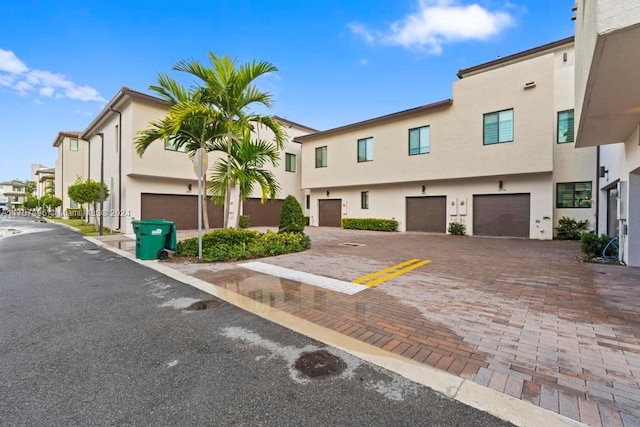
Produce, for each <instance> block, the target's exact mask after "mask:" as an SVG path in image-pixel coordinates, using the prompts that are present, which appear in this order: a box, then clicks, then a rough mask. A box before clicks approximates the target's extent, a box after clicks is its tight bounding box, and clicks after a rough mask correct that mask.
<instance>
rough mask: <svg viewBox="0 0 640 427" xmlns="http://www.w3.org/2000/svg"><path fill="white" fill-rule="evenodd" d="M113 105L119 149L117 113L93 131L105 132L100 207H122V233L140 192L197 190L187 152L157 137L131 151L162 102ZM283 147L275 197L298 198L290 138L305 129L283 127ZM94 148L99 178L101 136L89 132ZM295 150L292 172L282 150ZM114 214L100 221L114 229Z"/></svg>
mask: <svg viewBox="0 0 640 427" xmlns="http://www.w3.org/2000/svg"><path fill="white" fill-rule="evenodd" d="M117 109H118V110H119V111H121V112H122V149H121V151H122V152H121V153H118V151H117V149H116V147H117V132H116V125H118V124H119V122H118V115H117V114H115V113H114V114H109V115H107V116H106V117H105V119H104V120H102V121H101V122H100V123H99V124H98V125H97V126H96V128H95V129H94V130H93V132H96V133H97V132H102V133H104V144H105V145H104V148H105V151H104V182H105V183H106V184H107V186H108V187H109V189H110V193H111V195H110V197H109V199H108V200H107V201H105V204H104V208H105V210H107V211H109V212H111V211H116V212H118V211H121V212H124V214H125V215H124V216H123V217H121V220H120V221H121V224H120V225H121V227H122V230H123V231H124V232H126V233H131V232H132V231H133V230H132V228H131V219H133V218H138V219H139V218H140V209H141V207H140V202H141V196H140V195H141V193H159V194H196V191H197V190H196V189H197V179H196V175H195V172H194V168H193V163H192V161H191V160H190V159H189V156H188V155H187V153H183V152H177V151H171V150H165V149H164V143H163V142H162V141H156V142H154V143H152V144H151V145H150V146H149V147H148V148H147V150H146V151H145V153H144V154H143V156H142V157H140V156H139V155H138V154H137V153H136V151H135V139H136V137H137V134H138V132H139V131H141V130H144V129H146V128H148V127H149V123H150V122H151V121H154V120H159V119H162V118H163V117H164V115H165V114H166V107H165V106H162V105H158V104H155V103H149V102H145V101H142V100H139V99H135V98H130V97H126V98H125V99H124V100H123V101H122V102H120V103H119V105H118V106H117ZM286 133H287V140H288V141H289V142H288V143H287V145H286V148H285V149H284V150H283V152H282V154H281V160H280V162H279V164H278V166H277V167H276V168H275V169H274V173H275V175H276V179H278V181H279V183H280V186H281V188H282V191H281V193H280V194H278V198H284V197H286V195H287V194H293V195H295V196H296V197H297V198H298V199H299V201H300V202H302V200H303V199H302V192H301V190H300V188H301V185H300V169H301V166H300V162H301V160H300V158H301V155H300V154H301V148H300V144H298V143H294V142H291V140H292V139H293V138H294V137H297V136H299V135H304V134H306V133H308V132H307V131H305V130H303V129H300V128H297V127H295V126H293V127H287V129H286ZM259 136H260V138H263V139H271V138H272V137H273V135H272V134H271V133H270V132H267V131H265V130H264V129H263V130H261V132H260V134H259ZM92 144H93V147H94V149H93V150H92V152H91V177H92V179H94V180H96V181H99V180H100V138H99V137H97V136H94V137H93V138H92ZM285 152H287V153H291V154H295V155H296V159H297V161H298V165H297V168H296V172H295V173H291V172H286V171H285V156H284V153H285ZM222 155H223V154H222V153H217V152H212V153H209V156H208V163H209V167H211V166H212V165H213V164H214V162H215V161H216V159H218V158H219V157H221V156H222ZM120 161H121V163H122V206H118V190H119V185H118V176H119V171H118V164H119V162H120ZM189 184H191V186H192V192H191V193H188V192H187V191H188V185H189ZM232 197H233V198H232V200H233V203H232V205H231V211H232V212H233V214H234V215H235V214H236V213H237V199H236V193H235V192H234V193H233V194H232ZM253 197H260V191H259V188H256V189H255V191H254V194H253ZM115 218H117V216H115V217H109V218H105V223H104V225H105V226H106V227H108V228H112V227H114V228H113V229H117V227H118V224H117V220H116V219H115Z"/></svg>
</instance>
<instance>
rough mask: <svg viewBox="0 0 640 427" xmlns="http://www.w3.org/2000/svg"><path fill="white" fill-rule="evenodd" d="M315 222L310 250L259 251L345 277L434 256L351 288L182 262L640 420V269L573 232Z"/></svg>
mask: <svg viewBox="0 0 640 427" xmlns="http://www.w3.org/2000/svg"><path fill="white" fill-rule="evenodd" d="M306 231H307V232H308V234H309V235H310V236H311V238H312V241H313V247H312V249H310V250H309V251H307V252H304V253H300V254H292V255H286V256H280V257H273V258H266V259H263V260H261V261H262V262H266V263H269V264H273V265H278V266H282V267H287V268H291V269H296V270H301V271H306V272H309V273H315V274H318V275H322V276H326V277H331V278H335V279H340V280H345V281H352V280H354V279H356V278H358V277H360V276H363V275H366V274H368V273H372V272H375V271H377V270H381V269H383V268H386V267H389V266H392V265H394V264H398V263H401V262H403V261H406V260H409V259H412V258H419V259H429V260H431V263H429V264H427V265H425V266H422V267H419V268H417V269H415V270H413V271H411V272H408V273H406V274H404V275H401V276H398V277H395V278H393V279H391V280H389V281H386V282H384V283H381V284H379V285H378V286H376V287H373V288H370V289H367V290H365V291H362V292H359V293H357V294H355V295H346V294H343V293H339V292H334V291H329V290H325V289H321V288H317V287H314V286H311V285H305V284H301V283H298V282H293V281H291V280H287V279H278V278H274V277H272V276H267V275H264V274H261V273H256V272H253V271H250V270H246V269H243V268H237V266H236V264H211V265H209V264H191V265H179V266H178V265H176V267H177V268H179V269H181V270H182V271H185V272H187V273H189V274H191V275H193V276H196V277H199V278H201V279H204V280H207V281H209V282H211V283H214V284H216V285H219V286H223V287H226V288H227V289H229V290H232V291H235V292H239V293H241V294H243V295H246V296H249V297H251V298H254V299H256V300H258V301H261V302H263V303H264V304H269V305H271V306H273V307H275V308H279V309H281V310H285V311H287V312H290V313H293V314H295V315H297V316H300V317H301V318H304V319H307V320H309V321H312V322H315V323H317V324H320V325H323V326H325V327H327V328H331V329H333V330H335V331H338V332H340V333H342V334H346V335H349V336H351V337H354V338H356V339H359V340H361V341H364V342H367V343H370V344H373V345H375V346H378V347H381V348H383V349H386V350H388V351H391V352H393V353H397V354H400V355H402V356H404V357H407V358H410V359H413V360H415V361H418V362H421V363H425V364H429V365H431V366H435V367H437V368H440V369H443V370H447V371H449V372H451V373H453V374H455V375H458V376H460V377H463V378H466V379H470V380H472V381H474V382H476V383H478V384H481V385H485V386H487V387H490V388H492V389H495V390H498V391H500V392H503V393H506V394H509V395H511V396H514V397H517V398H520V399H523V400H527V401H529V402H531V403H533V404H535V405H539V406H541V407H544V408H546V409H549V410H551V411H555V412H559V413H561V414H563V415H566V416H568V417H571V418H573V419H577V420H581V421H582V422H585V423H587V424H590V425H606V426H615V425H640V389H639V383H638V382H639V381H640V315H639V314H638V308H639V307H640V295H639V292H638V288H637V287H638V286H639V285H640V269H637V268H628V267H622V266H613V265H597V264H587V263H582V262H579V261H578V260H576V256H577V255H579V253H580V251H579V245H578V243H577V242H560V241H531V240H519V239H493V238H475V237H466V236H465V237H460V236H444V235H429V234H422V233H378V232H366V231H349V230H340V229H330V228H308V229H307V230H306ZM341 243H359V244H363V245H364V246H343V245H340V244H341Z"/></svg>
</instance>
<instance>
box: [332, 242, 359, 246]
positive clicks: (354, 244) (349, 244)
mask: <svg viewBox="0 0 640 427" xmlns="http://www.w3.org/2000/svg"><path fill="white" fill-rule="evenodd" d="M338 246H354V247H360V246H365V245H364V244H363V243H350V242H347V243H340V244H338Z"/></svg>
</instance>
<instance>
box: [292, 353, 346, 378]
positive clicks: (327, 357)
mask: <svg viewBox="0 0 640 427" xmlns="http://www.w3.org/2000/svg"><path fill="white" fill-rule="evenodd" d="M293 366H294V367H295V368H296V369H297V370H299V371H300V372H302V373H303V374H305V375H307V376H309V377H314V378H315V377H321V376H324V375H330V374H336V373H338V372H340V371H341V370H342V367H343V363H342V360H341V359H340V358H339V357H337V356H334V355H333V354H331V353H329V352H328V351H327V350H317V351H310V352H309V351H307V352H304V353H302V354H301V355H300V357H299V358H298V360H296V362H295V364H294V365H293Z"/></svg>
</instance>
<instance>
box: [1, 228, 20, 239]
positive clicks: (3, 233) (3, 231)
mask: <svg viewBox="0 0 640 427" xmlns="http://www.w3.org/2000/svg"><path fill="white" fill-rule="evenodd" d="M19 233H20V230H18V229H15V228H0V237H7V236H13V235H16V234H19Z"/></svg>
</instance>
